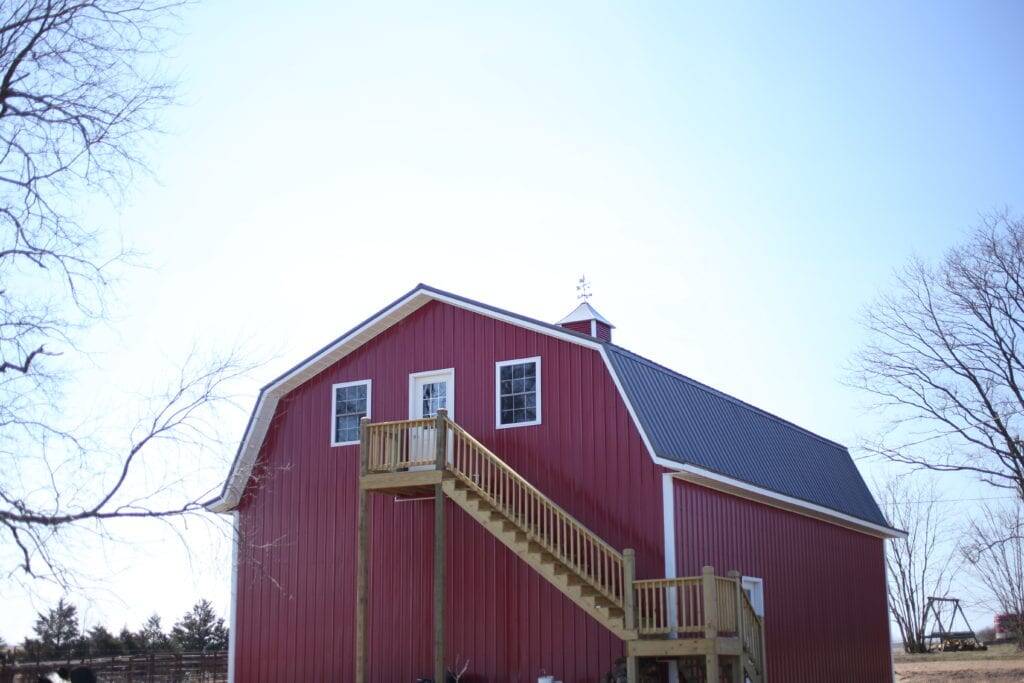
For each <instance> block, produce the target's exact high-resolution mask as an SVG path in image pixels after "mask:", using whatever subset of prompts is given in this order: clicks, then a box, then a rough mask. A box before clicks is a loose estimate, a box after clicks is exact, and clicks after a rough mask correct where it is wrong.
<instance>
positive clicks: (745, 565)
mask: <svg viewBox="0 0 1024 683" xmlns="http://www.w3.org/2000/svg"><path fill="white" fill-rule="evenodd" d="M675 515H676V547H677V549H678V552H677V556H676V562H677V566H678V570H679V573H680V574H681V575H693V574H696V573H698V572H699V571H700V569H701V567H702V566H703V565H705V564H710V565H712V566H714V567H715V568H716V569H717V570H719V571H721V572H725V571H728V570H731V569H735V570H737V571H739V572H741V573H743V574H744V575H747V576H758V577H761V578H762V579H764V590H765V637H766V643H765V646H766V649H767V653H768V676H769V678H770V679H771V680H775V681H786V682H787V683H801V682H807V683H818V682H820V681H891V680H892V670H891V666H892V663H891V659H890V646H889V619H888V614H887V609H886V604H885V562H884V558H883V554H882V552H883V543H884V542H883V541H882V540H881V539H879V538H875V537H873V536H868V535H866V534H861V533H857V532H855V531H851V530H849V529H845V528H843V527H839V526H835V525H832V524H827V523H825V522H820V521H818V520H815V519H811V518H809V517H804V516H802V515H797V514H794V513H791V512H786V511H784V510H779V509H777V508H773V507H770V506H767V505H762V504H759V503H755V502H752V501H748V500H744V499H741V498H736V497H733V496H729V495H727V494H724V493H719V492H717V491H713V490H711V489H707V488H704V487H701V486H696V485H693V484H685V483H683V482H679V481H677V482H676V485H675Z"/></svg>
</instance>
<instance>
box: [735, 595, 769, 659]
mask: <svg viewBox="0 0 1024 683" xmlns="http://www.w3.org/2000/svg"><path fill="white" fill-rule="evenodd" d="M740 602H741V606H740V614H741V615H742V616H741V621H742V628H741V630H740V634H739V636H740V640H741V641H742V642H743V651H744V652H745V653H747V655H748V656H749V657H750V660H751V661H752V662H753V663H754V666H756V667H757V670H758V673H763V672H764V661H763V659H762V657H763V656H764V650H763V647H764V620H763V619H762V618H761V617H760V616H758V614H757V612H756V611H754V606H753V605H752V604H751V603H750V597H749V596H748V595H747V592H746V591H744V590H741V591H740Z"/></svg>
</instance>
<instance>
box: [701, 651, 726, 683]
mask: <svg viewBox="0 0 1024 683" xmlns="http://www.w3.org/2000/svg"><path fill="white" fill-rule="evenodd" d="M717 650H718V648H712V651H711V652H709V653H708V654H707V656H705V657H704V661H705V665H704V681H705V683H721V680H722V678H721V675H720V674H719V673H718V651H717Z"/></svg>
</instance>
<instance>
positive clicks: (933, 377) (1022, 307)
mask: <svg viewBox="0 0 1024 683" xmlns="http://www.w3.org/2000/svg"><path fill="white" fill-rule="evenodd" d="M865 326H866V328H867V330H868V332H869V333H870V335H871V341H870V343H869V344H868V345H867V346H866V347H865V348H864V349H863V351H862V352H861V353H860V354H859V356H858V359H857V362H856V371H855V375H854V383H855V384H856V385H857V386H859V387H860V388H862V389H864V390H866V391H867V392H869V393H870V395H871V396H873V398H874V401H873V404H874V406H875V407H876V408H878V409H879V410H881V411H882V412H884V413H885V414H886V415H887V416H888V417H889V419H890V422H889V425H888V428H887V429H886V430H885V432H884V433H883V434H881V435H880V436H879V437H878V438H877V439H874V440H872V442H871V443H869V444H867V447H868V449H869V450H870V451H872V452H874V453H877V454H880V455H882V456H884V457H886V458H888V459H889V460H892V461H895V462H900V463H905V464H909V465H913V466H915V467H921V468H927V469H931V470H937V471H943V472H969V473H973V474H975V475H977V476H978V477H980V478H981V479H982V480H983V481H985V482H987V483H989V484H991V485H993V486H998V487H1000V488H1006V489H1011V490H1013V491H1014V492H1015V493H1016V494H1017V495H1018V496H1024V448H1022V443H1021V428H1022V419H1024V222H1022V221H1021V220H1019V219H1016V218H1014V217H1012V216H1010V215H1009V214H1007V213H1000V214H996V215H992V216H989V217H987V218H985V219H983V221H982V224H981V225H980V226H979V227H978V228H977V229H976V230H975V231H974V232H973V233H972V234H971V236H970V238H969V239H968V240H967V241H966V242H965V243H964V244H962V245H961V246H958V247H956V248H954V249H951V250H950V251H949V252H948V253H947V254H946V255H945V257H944V258H943V259H942V260H941V261H940V262H939V263H938V264H937V265H928V264H926V263H924V262H922V261H920V260H914V261H912V262H911V263H910V264H909V265H908V266H907V267H906V268H905V269H903V270H902V271H901V272H900V273H899V274H898V276H897V282H896V287H895V289H894V291H893V292H891V293H890V294H888V295H886V296H884V297H882V298H880V299H879V300H878V301H877V302H876V303H875V304H874V305H873V306H872V307H871V308H870V309H869V310H868V311H867V313H866V315H865Z"/></svg>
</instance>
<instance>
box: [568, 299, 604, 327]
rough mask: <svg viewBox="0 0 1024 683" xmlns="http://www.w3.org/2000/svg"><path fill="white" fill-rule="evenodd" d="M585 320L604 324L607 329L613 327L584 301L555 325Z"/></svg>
mask: <svg viewBox="0 0 1024 683" xmlns="http://www.w3.org/2000/svg"><path fill="white" fill-rule="evenodd" d="M586 320H596V321H598V322H602V323H604V324H605V325H607V326H608V327H615V325H612V324H611V323H610V322H608V319H607V318H605V317H604V316H603V315H601V314H600V313H598V312H597V311H596V310H594V307H593V306H591V305H590V304H589V303H587V302H586V301H584V302H583V303H581V304H580V305H579V306H577V307H576V308H575V309H574V310H573V312H572V313H570V314H569V315H567V316H565V317H564V318H562V319H561V320H559V321H558V322H557V323H555V324H556V325H564V324H565V323H579V322H583V321H586Z"/></svg>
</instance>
